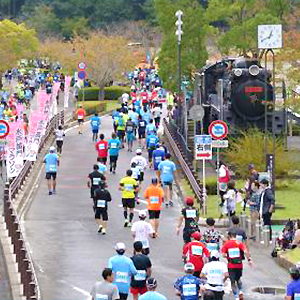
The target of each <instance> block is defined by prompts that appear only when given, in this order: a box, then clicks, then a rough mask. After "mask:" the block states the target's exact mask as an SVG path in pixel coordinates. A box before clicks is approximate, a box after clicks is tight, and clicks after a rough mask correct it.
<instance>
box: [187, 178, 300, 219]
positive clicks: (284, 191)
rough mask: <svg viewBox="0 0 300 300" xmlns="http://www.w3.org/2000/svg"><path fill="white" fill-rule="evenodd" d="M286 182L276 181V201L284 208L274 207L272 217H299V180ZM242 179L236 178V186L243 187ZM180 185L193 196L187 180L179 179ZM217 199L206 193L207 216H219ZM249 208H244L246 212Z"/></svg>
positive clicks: (188, 194)
mask: <svg viewBox="0 0 300 300" xmlns="http://www.w3.org/2000/svg"><path fill="white" fill-rule="evenodd" d="M285 183H286V182H283V181H282V182H281V181H278V186H279V187H280V189H279V190H277V191H276V195H275V196H276V203H277V204H278V205H282V206H284V209H276V211H275V213H274V214H273V219H275V220H276V219H277V220H281V219H289V218H291V219H297V218H299V217H300V181H296V180H295V181H293V182H290V184H289V185H288V186H287V187H284V188H283V186H284V184H285ZM243 186H244V181H242V180H238V181H237V182H236V187H237V188H238V189H239V188H243ZM181 187H182V189H183V191H184V194H185V195H186V196H193V191H192V189H191V188H190V187H189V185H188V183H187V180H186V179H182V180H181ZM218 204H219V199H218V196H217V195H208V197H207V216H210V217H213V218H217V217H219V216H220V210H219V206H218ZM240 212H242V206H241V204H240V203H239V204H237V213H238V214H239V213H240ZM248 212H249V210H248V209H246V213H247V214H248Z"/></svg>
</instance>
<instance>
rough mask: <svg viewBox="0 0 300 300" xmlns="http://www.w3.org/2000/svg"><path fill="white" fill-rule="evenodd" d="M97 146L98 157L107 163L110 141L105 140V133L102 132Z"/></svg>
mask: <svg viewBox="0 0 300 300" xmlns="http://www.w3.org/2000/svg"><path fill="white" fill-rule="evenodd" d="M95 148H96V150H97V152H98V157H99V158H100V159H101V160H100V161H101V162H102V163H103V164H104V165H106V161H107V155H108V142H107V141H105V140H104V134H102V133H101V134H100V140H99V141H98V142H97V143H96V145H95Z"/></svg>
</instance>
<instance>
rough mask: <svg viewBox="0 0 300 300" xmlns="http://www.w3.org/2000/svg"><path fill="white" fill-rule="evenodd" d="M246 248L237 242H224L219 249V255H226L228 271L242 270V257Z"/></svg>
mask: <svg viewBox="0 0 300 300" xmlns="http://www.w3.org/2000/svg"><path fill="white" fill-rule="evenodd" d="M245 252H246V246H245V245H244V244H243V243H242V242H239V241H237V240H229V241H226V242H225V243H224V245H223V247H222V249H221V253H224V254H226V255H227V260H228V269H243V262H242V260H243V257H244V253H245Z"/></svg>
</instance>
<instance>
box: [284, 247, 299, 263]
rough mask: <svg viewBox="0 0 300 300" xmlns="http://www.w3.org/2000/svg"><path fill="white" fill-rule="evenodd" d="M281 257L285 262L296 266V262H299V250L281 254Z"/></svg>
mask: <svg viewBox="0 0 300 300" xmlns="http://www.w3.org/2000/svg"><path fill="white" fill-rule="evenodd" d="M282 255H283V256H284V257H285V258H286V259H287V260H289V261H290V262H292V263H293V264H296V263H297V262H300V249H299V248H296V249H293V250H288V251H286V252H283V253H282Z"/></svg>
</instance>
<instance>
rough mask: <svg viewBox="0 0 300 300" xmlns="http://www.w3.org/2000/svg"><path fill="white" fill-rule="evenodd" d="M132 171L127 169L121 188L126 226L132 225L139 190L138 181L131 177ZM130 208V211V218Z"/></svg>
mask: <svg viewBox="0 0 300 300" xmlns="http://www.w3.org/2000/svg"><path fill="white" fill-rule="evenodd" d="M131 175H132V171H131V170H127V171H126V176H125V177H124V178H122V179H121V181H120V187H119V190H120V191H122V205H123V208H124V218H125V223H124V227H131V225H132V220H133V210H134V207H135V196H136V192H138V183H137V181H136V180H135V179H134V178H132V177H131ZM128 209H129V211H130V214H129V219H128Z"/></svg>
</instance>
